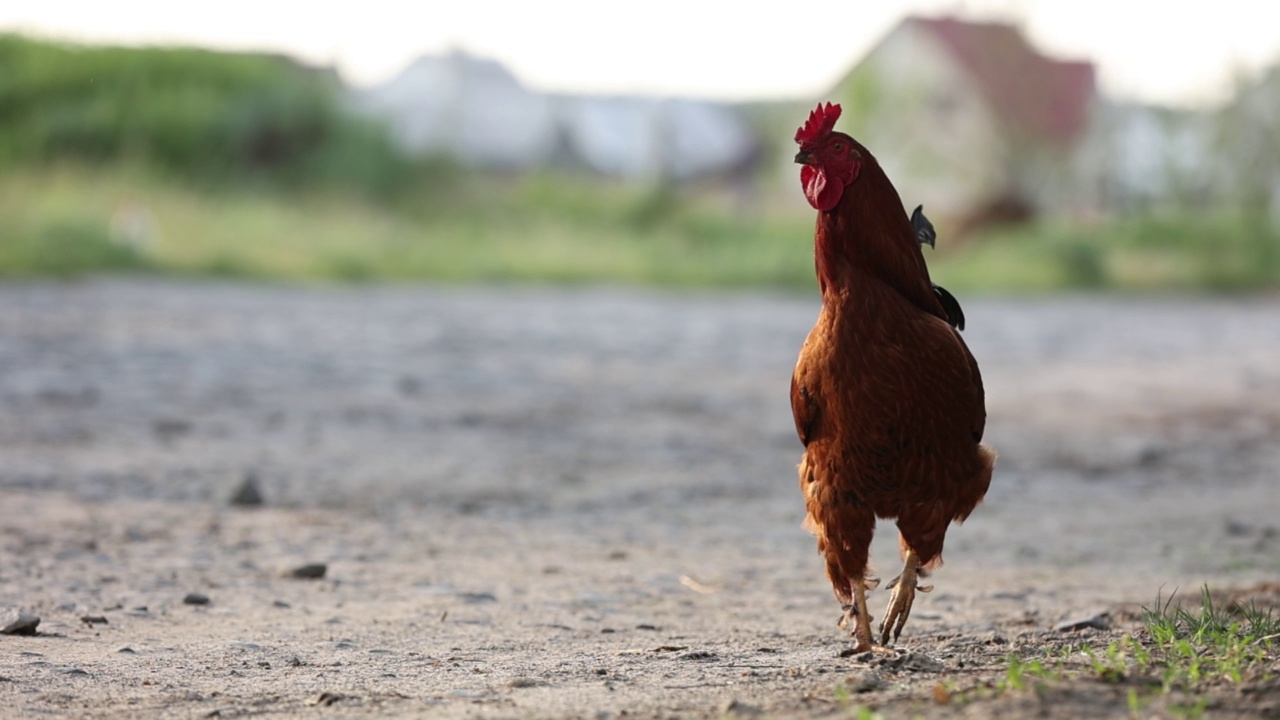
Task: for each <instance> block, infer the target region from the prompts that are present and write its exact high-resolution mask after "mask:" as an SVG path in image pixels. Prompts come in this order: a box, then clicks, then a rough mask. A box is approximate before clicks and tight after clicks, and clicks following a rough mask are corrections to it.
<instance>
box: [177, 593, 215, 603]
mask: <svg viewBox="0 0 1280 720" xmlns="http://www.w3.org/2000/svg"><path fill="white" fill-rule="evenodd" d="M182 604H184V605H208V604H209V596H208V595H205V594H204V593H198V592H189V593H187V595H186V597H184V598H182Z"/></svg>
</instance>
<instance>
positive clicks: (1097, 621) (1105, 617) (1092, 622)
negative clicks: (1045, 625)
mask: <svg viewBox="0 0 1280 720" xmlns="http://www.w3.org/2000/svg"><path fill="white" fill-rule="evenodd" d="M1088 628H1092V629H1094V630H1108V629H1110V628H1111V613H1105V612H1104V613H1098V614H1097V615H1090V616H1088V617H1079V618H1074V619H1071V620H1064V621H1063V622H1060V623H1058V624H1057V625H1055V626H1054V627H1053V629H1054V630H1057V631H1058V632H1076V631H1077V630H1085V629H1088Z"/></svg>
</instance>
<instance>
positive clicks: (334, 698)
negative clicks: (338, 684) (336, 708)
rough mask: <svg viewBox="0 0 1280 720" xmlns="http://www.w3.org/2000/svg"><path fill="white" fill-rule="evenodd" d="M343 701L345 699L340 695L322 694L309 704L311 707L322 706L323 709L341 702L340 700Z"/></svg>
mask: <svg viewBox="0 0 1280 720" xmlns="http://www.w3.org/2000/svg"><path fill="white" fill-rule="evenodd" d="M344 699H345V698H344V697H343V696H342V695H339V694H338V693H331V692H322V693H320V695H319V697H317V698H315V699H314V700H312V701H311V704H312V705H322V706H324V707H328V706H330V705H332V704H334V703H336V702H340V701H342V700H344Z"/></svg>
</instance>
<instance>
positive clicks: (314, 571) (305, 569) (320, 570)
mask: <svg viewBox="0 0 1280 720" xmlns="http://www.w3.org/2000/svg"><path fill="white" fill-rule="evenodd" d="M328 570H329V566H328V565H325V564H324V563H307V564H306V565H299V566H298V567H296V568H294V569H292V570H290V571H289V572H287V573H285V574H286V575H288V576H289V577H291V578H298V579H300V580H319V579H320V578H322V577H324V574H325V572H327V571H328Z"/></svg>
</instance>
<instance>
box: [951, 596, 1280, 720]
mask: <svg viewBox="0 0 1280 720" xmlns="http://www.w3.org/2000/svg"><path fill="white" fill-rule="evenodd" d="M1173 600H1174V598H1173V597H1172V596H1171V597H1169V598H1167V599H1165V598H1160V597H1157V599H1156V603H1155V605H1154V606H1153V607H1151V608H1144V609H1143V612H1142V620H1141V627H1140V629H1139V630H1137V631H1136V632H1134V633H1132V634H1128V635H1125V636H1124V637H1123V638H1121V639H1120V640H1118V641H1115V642H1109V643H1107V644H1106V645H1105V646H1093V645H1089V644H1084V645H1079V646H1074V647H1067V648H1064V649H1062V650H1060V651H1057V652H1054V651H1046V653H1045V655H1044V656H1043V657H1034V658H1023V657H1019V656H1017V655H1015V654H1011V655H1009V656H1008V657H1007V658H1006V660H1005V663H1006V668H1005V672H1004V676H1003V677H1002V678H1000V679H999V680H998V681H997V682H996V683H994V687H990V686H988V687H978V688H974V689H971V690H968V691H964V692H954V691H950V690H949V691H948V692H947V693H945V694H946V695H948V696H949V697H950V696H954V697H955V698H956V701H957V702H960V703H965V702H972V701H974V700H978V699H989V698H991V697H995V696H998V695H999V694H1002V693H1009V692H1024V691H1026V692H1034V693H1045V692H1049V691H1051V690H1052V689H1054V688H1055V687H1062V686H1064V685H1069V684H1072V683H1076V684H1077V686H1078V683H1080V682H1085V683H1090V682H1093V683H1101V684H1102V685H1103V686H1107V687H1109V688H1113V689H1114V692H1116V693H1123V697H1124V699H1125V702H1126V703H1127V706H1128V709H1129V712H1130V714H1131V715H1132V716H1133V717H1146V716H1147V713H1146V712H1145V711H1146V709H1147V708H1148V706H1153V705H1159V706H1160V707H1162V708H1164V709H1165V710H1166V711H1167V712H1168V713H1170V714H1171V715H1173V716H1175V717H1185V718H1198V717H1202V716H1204V714H1205V711H1206V709H1207V708H1208V707H1209V705H1210V704H1211V703H1212V702H1213V696H1212V694H1213V693H1215V692H1221V691H1223V690H1225V689H1229V688H1241V687H1246V686H1250V685H1254V684H1258V683H1268V682H1272V681H1274V679H1275V678H1274V677H1273V675H1272V674H1271V673H1272V671H1273V669H1274V666H1275V665H1274V664H1275V662H1276V660H1277V652H1278V651H1280V616H1277V615H1276V614H1274V613H1273V612H1272V611H1270V610H1262V609H1259V608H1257V607H1256V606H1250V607H1244V608H1235V609H1234V610H1233V611H1231V612H1228V611H1227V610H1225V609H1224V608H1221V607H1218V606H1216V605H1215V604H1214V602H1213V598H1212V596H1211V595H1210V593H1209V590H1208V588H1207V587H1206V588H1204V590H1203V592H1202V594H1201V598H1200V603H1199V605H1198V606H1195V607H1192V608H1186V607H1181V606H1177V605H1175V604H1174V602H1173Z"/></svg>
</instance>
